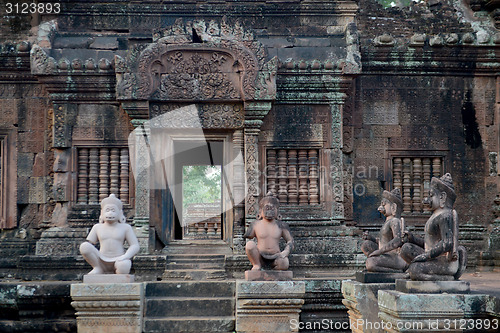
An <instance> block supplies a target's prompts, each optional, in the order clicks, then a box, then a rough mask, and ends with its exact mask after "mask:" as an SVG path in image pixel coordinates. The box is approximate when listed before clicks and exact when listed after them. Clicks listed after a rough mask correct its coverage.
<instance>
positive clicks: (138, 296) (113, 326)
mask: <svg viewBox="0 0 500 333" xmlns="http://www.w3.org/2000/svg"><path fill="white" fill-rule="evenodd" d="M71 297H72V299H73V302H72V303H71V305H72V306H73V307H74V308H75V310H76V320H77V327H78V333H95V332H107V333H141V332H142V320H143V315H142V312H143V303H144V292H143V284H142V283H98V284H86V283H79V284H72V285H71Z"/></svg>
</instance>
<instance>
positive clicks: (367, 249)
mask: <svg viewBox="0 0 500 333" xmlns="http://www.w3.org/2000/svg"><path fill="white" fill-rule="evenodd" d="M402 210H403V201H402V199H401V191H400V190H399V188H396V189H394V190H392V191H391V192H389V191H384V192H383V193H382V202H381V204H380V207H378V211H379V212H381V213H382V214H384V216H385V217H386V219H385V222H384V224H383V225H382V228H381V229H380V237H379V239H378V241H377V239H375V237H373V236H371V235H369V234H368V232H365V233H364V234H363V239H365V241H364V242H363V244H361V250H362V251H363V253H364V254H365V255H366V256H367V257H368V258H367V259H366V270H367V271H369V272H386V273H395V272H398V273H401V272H403V271H405V270H406V268H407V267H408V265H407V263H406V262H405V261H404V260H403V259H402V258H401V257H400V256H399V250H400V247H401V246H402V245H403V232H404V220H403V219H402V218H401V211H402Z"/></svg>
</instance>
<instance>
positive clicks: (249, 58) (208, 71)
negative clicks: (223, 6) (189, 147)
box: [115, 21, 278, 101]
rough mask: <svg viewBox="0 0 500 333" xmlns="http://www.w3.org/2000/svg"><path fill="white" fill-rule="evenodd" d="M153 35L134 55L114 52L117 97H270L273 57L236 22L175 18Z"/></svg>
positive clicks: (146, 98)
mask: <svg viewBox="0 0 500 333" xmlns="http://www.w3.org/2000/svg"><path fill="white" fill-rule="evenodd" d="M187 31H192V32H193V36H191V35H189V34H188V33H187ZM195 36H196V38H195ZM154 40H155V42H154V43H152V44H150V45H148V46H147V47H146V48H145V49H143V50H142V51H141V52H140V55H139V56H138V57H137V58H130V59H129V61H128V62H127V61H124V60H123V59H121V58H119V57H116V59H115V66H116V73H117V97H118V99H120V100H131V99H138V100H157V101H160V100H161V101H253V100H273V99H275V96H276V88H275V87H276V83H275V76H276V71H277V67H278V66H277V65H278V61H277V58H273V59H271V60H270V61H269V62H267V63H266V61H265V56H266V52H265V49H264V46H263V45H262V44H261V43H259V42H257V41H255V40H253V36H252V35H251V34H250V33H246V32H244V30H243V29H242V27H241V26H240V25H238V24H236V25H235V26H234V27H232V28H231V27H229V26H228V25H227V24H226V23H225V22H222V23H221V24H220V25H219V24H217V23H216V22H215V21H211V22H209V23H205V22H204V21H197V22H194V23H188V24H186V25H183V23H182V22H180V21H177V22H176V23H175V24H174V25H173V26H172V27H170V28H168V29H167V30H165V31H164V32H163V33H158V32H157V33H155V34H154ZM200 41H201V42H200Z"/></svg>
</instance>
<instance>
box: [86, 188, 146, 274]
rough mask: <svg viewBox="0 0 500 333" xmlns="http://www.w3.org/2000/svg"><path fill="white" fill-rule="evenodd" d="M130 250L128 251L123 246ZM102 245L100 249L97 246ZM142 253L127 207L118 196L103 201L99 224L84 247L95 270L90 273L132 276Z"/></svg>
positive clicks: (112, 195) (88, 260)
mask: <svg viewBox="0 0 500 333" xmlns="http://www.w3.org/2000/svg"><path fill="white" fill-rule="evenodd" d="M125 241H127V243H128V244H129V248H128V249H127V251H125V249H124V247H123V244H124V242H125ZM97 242H99V244H100V249H99V250H98V249H97V248H96V247H95V246H94V245H95V244H97ZM137 252H139V242H138V241H137V237H136V236H135V234H134V230H133V229H132V227H131V226H130V225H129V224H127V223H126V218H125V215H124V214H123V204H122V202H121V201H120V199H118V198H117V197H116V196H115V195H114V194H111V195H110V196H109V197H107V198H105V199H103V200H102V201H101V216H100V217H99V223H98V224H96V225H94V226H93V227H92V230H90V233H89V235H88V236H87V241H86V242H84V243H82V244H81V245H80V253H81V254H82V256H83V258H84V259H85V260H86V261H87V262H88V263H89V264H90V265H91V266H92V267H93V268H94V269H93V270H92V271H90V273H89V274H110V273H111V274H112V273H116V274H128V273H129V272H130V267H131V266H132V261H131V259H132V257H133V256H134V255H135V254H137Z"/></svg>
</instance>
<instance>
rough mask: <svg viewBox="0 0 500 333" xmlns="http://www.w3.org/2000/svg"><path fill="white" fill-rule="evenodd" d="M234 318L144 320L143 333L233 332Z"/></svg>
mask: <svg viewBox="0 0 500 333" xmlns="http://www.w3.org/2000/svg"><path fill="white" fill-rule="evenodd" d="M234 329H235V319H234V317H216V318H214V317H181V318H179V317H165V318H161V319H149V318H148V319H145V320H144V332H145V333H156V332H161V333H168V332H175V333H179V332H196V333H200V332H219V333H226V332H227V333H229V332H234Z"/></svg>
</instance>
